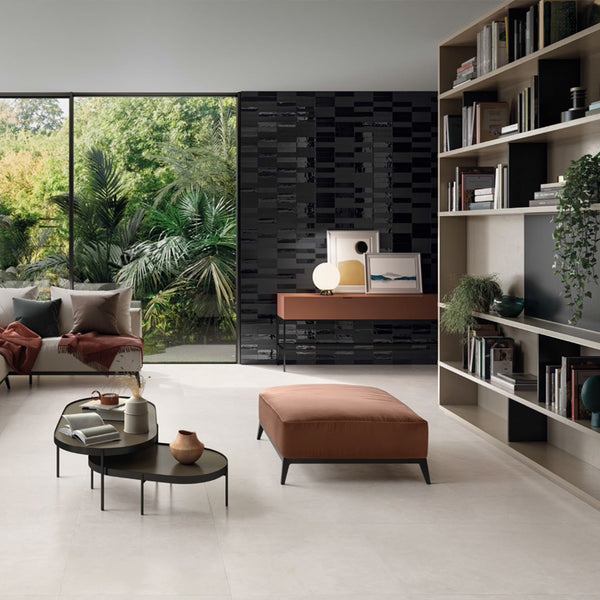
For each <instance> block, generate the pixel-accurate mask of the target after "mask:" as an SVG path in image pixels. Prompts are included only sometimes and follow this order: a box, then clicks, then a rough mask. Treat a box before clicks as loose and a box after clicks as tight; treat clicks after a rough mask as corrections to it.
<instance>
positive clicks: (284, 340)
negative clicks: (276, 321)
mask: <svg viewBox="0 0 600 600" xmlns="http://www.w3.org/2000/svg"><path fill="white" fill-rule="evenodd" d="M285 345H286V339H285V319H283V370H284V371H285Z"/></svg>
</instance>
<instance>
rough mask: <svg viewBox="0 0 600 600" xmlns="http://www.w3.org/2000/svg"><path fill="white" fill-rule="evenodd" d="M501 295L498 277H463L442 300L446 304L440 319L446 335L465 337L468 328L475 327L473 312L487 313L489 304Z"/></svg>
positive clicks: (494, 275)
mask: <svg viewBox="0 0 600 600" xmlns="http://www.w3.org/2000/svg"><path fill="white" fill-rule="evenodd" d="M501 295H502V288H501V287H500V284H499V283H498V276H497V275H496V274H495V273H492V274H491V275H463V276H462V278H461V280H460V281H459V283H458V285H457V286H456V287H455V288H454V291H453V292H452V293H451V294H450V295H449V296H446V297H445V298H444V302H446V303H447V305H446V308H445V309H444V311H443V312H442V316H441V319H440V324H441V326H442V327H443V328H444V329H445V330H446V331H447V332H448V333H460V334H461V335H463V336H466V334H467V332H468V331H469V327H471V326H473V325H475V323H476V320H475V317H474V316H473V311H477V312H488V310H489V307H490V304H491V303H492V301H493V300H494V298H497V297H499V296H501Z"/></svg>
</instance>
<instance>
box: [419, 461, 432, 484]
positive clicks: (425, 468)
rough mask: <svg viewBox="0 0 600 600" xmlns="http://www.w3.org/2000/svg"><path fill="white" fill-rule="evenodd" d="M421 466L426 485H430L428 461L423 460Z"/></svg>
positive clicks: (420, 462)
mask: <svg viewBox="0 0 600 600" xmlns="http://www.w3.org/2000/svg"><path fill="white" fill-rule="evenodd" d="M419 465H420V466H421V471H422V472H423V477H424V478H425V483H427V484H430V483H431V479H430V478H429V467H428V466H427V459H426V458H423V459H422V460H420V461H419Z"/></svg>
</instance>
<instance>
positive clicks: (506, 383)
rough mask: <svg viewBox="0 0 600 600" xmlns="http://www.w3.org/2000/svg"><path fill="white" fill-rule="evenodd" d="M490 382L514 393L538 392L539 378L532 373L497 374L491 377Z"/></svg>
mask: <svg viewBox="0 0 600 600" xmlns="http://www.w3.org/2000/svg"><path fill="white" fill-rule="evenodd" d="M490 381H491V382H492V383H493V384H495V385H498V386H500V387H504V388H506V389H508V390H510V391H512V392H535V391H536V390H537V377H536V376H535V375H531V374H530V373H497V374H495V375H492V376H491V378H490Z"/></svg>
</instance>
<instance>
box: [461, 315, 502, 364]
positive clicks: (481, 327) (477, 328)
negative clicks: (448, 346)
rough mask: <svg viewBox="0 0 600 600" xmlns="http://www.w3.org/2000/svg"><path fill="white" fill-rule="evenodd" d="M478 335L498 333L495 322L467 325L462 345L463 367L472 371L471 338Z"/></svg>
mask: <svg viewBox="0 0 600 600" xmlns="http://www.w3.org/2000/svg"><path fill="white" fill-rule="evenodd" d="M480 335H498V327H497V326H496V324H495V323H477V325H473V326H472V327H469V331H468V332H467V339H466V342H465V344H464V345H463V369H467V370H469V371H470V372H471V373H473V372H474V362H473V360H474V358H473V338H474V337H477V336H480Z"/></svg>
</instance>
